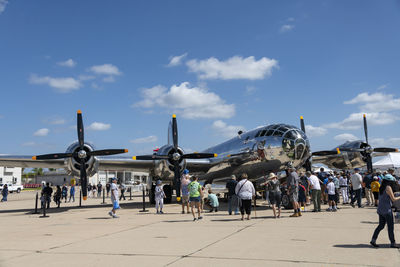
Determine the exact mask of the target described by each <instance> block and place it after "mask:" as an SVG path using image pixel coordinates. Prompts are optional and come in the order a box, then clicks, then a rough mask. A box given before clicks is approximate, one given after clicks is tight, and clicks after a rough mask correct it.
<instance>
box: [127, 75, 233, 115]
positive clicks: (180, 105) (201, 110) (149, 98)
mask: <svg viewBox="0 0 400 267" xmlns="http://www.w3.org/2000/svg"><path fill="white" fill-rule="evenodd" d="M142 96H143V100H142V101H140V102H137V103H135V104H133V105H132V106H133V107H142V108H153V107H161V108H165V109H167V110H168V112H174V113H177V114H180V115H182V117H184V118H188V119H198V118H230V117H232V116H233V115H234V114H235V105H234V104H225V101H224V100H222V99H221V98H220V97H219V96H218V95H216V94H215V93H212V92H209V91H208V90H207V89H205V88H201V87H191V86H190V84H189V83H188V82H183V83H181V84H180V85H173V86H171V88H170V89H169V90H168V89H167V88H166V87H164V86H162V85H157V86H154V87H152V88H146V89H143V90H142Z"/></svg>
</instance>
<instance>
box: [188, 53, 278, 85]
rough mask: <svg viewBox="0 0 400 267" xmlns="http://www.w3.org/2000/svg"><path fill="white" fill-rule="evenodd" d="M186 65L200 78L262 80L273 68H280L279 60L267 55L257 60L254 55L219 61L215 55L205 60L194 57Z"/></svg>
mask: <svg viewBox="0 0 400 267" xmlns="http://www.w3.org/2000/svg"><path fill="white" fill-rule="evenodd" d="M186 65H187V66H188V67H189V71H191V72H194V73H196V74H197V75H198V77H199V78H200V79H222V80H234V79H248V80H260V79H264V78H265V77H269V76H270V75H271V73H272V69H273V68H278V61H276V60H275V59H269V58H266V57H263V58H261V59H260V60H255V59H254V57H253V56H251V57H247V58H242V57H240V56H234V57H231V58H229V59H227V60H226V61H219V60H218V59H216V58H214V57H211V58H208V59H205V60H197V59H192V60H189V61H188V62H186Z"/></svg>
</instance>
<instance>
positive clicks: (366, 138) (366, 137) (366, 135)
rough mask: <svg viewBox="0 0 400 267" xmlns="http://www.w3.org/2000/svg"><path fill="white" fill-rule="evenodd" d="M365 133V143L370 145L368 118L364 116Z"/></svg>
mask: <svg viewBox="0 0 400 267" xmlns="http://www.w3.org/2000/svg"><path fill="white" fill-rule="evenodd" d="M363 117H364V133H365V141H366V142H367V144H368V126H367V116H366V115H365V114H364V115H363Z"/></svg>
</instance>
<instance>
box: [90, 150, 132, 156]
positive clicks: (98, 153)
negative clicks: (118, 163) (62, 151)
mask: <svg viewBox="0 0 400 267" xmlns="http://www.w3.org/2000/svg"><path fill="white" fill-rule="evenodd" d="M127 152H128V149H103V150H95V151H91V152H88V153H87V155H88V156H108V155H115V154H122V153H127Z"/></svg>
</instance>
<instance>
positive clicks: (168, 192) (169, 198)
mask: <svg viewBox="0 0 400 267" xmlns="http://www.w3.org/2000/svg"><path fill="white" fill-rule="evenodd" d="M163 190H164V193H165V199H164V203H166V204H169V203H171V201H172V186H171V185H169V184H166V185H164V187H163Z"/></svg>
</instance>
